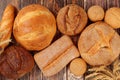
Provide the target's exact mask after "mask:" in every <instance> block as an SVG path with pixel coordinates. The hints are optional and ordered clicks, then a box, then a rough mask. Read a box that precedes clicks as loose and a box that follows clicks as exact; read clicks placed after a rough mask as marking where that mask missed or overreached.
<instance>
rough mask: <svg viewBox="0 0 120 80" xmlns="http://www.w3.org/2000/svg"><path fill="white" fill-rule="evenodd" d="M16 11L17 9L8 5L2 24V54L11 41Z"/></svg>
mask: <svg viewBox="0 0 120 80" xmlns="http://www.w3.org/2000/svg"><path fill="white" fill-rule="evenodd" d="M14 11H15V8H14V7H13V6H12V5H10V4H9V5H7V7H6V8H5V11H4V13H3V16H2V20H1V23H0V54H1V53H2V52H3V51H4V48H5V47H6V46H7V45H8V44H9V42H10V41H11V40H10V38H11V33H12V27H13V23H14V16H15V14H14Z"/></svg>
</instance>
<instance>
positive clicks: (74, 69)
mask: <svg viewBox="0 0 120 80" xmlns="http://www.w3.org/2000/svg"><path fill="white" fill-rule="evenodd" d="M86 69H87V64H86V62H85V61H84V60H83V59H82V58H75V59H74V60H72V61H71V63H70V72H71V73H72V74H74V75H75V76H82V75H83V74H84V73H85V72H86Z"/></svg>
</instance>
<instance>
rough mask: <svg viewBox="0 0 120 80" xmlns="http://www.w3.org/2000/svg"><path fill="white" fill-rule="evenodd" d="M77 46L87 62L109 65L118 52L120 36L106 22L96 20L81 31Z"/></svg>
mask: <svg viewBox="0 0 120 80" xmlns="http://www.w3.org/2000/svg"><path fill="white" fill-rule="evenodd" d="M78 48H79V51H80V54H81V57H82V58H83V59H84V60H85V61H86V62H87V63H88V64H90V65H92V66H100V65H105V66H106V65H110V64H111V63H112V62H113V61H114V60H115V59H116V58H117V57H118V56H119V54H120V36H119V35H118V34H117V32H115V30H114V29H113V28H111V27H110V26H109V25H108V24H106V23H104V22H96V23H93V24H91V25H89V26H88V27H87V28H86V29H85V30H84V31H83V32H82V34H81V36H80V38H79V41H78Z"/></svg>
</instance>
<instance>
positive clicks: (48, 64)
mask: <svg viewBox="0 0 120 80" xmlns="http://www.w3.org/2000/svg"><path fill="white" fill-rule="evenodd" d="M79 55H80V54H79V52H78V50H77V48H76V47H75V46H74V45H73V43H72V41H71V39H70V38H69V37H68V36H66V35H65V36H62V37H61V38H60V39H58V40H57V41H55V42H54V43H53V44H51V45H50V46H49V47H47V48H46V49H44V50H42V51H40V52H38V53H36V54H35V55H34V59H35V61H36V63H37V65H38V66H39V68H40V69H41V70H42V72H43V74H44V75H45V76H52V75H54V74H56V73H58V72H59V71H60V70H62V69H63V68H64V67H65V66H66V65H67V64H68V63H69V62H70V61H71V60H72V59H74V58H76V57H79Z"/></svg>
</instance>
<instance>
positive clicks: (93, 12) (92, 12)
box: [88, 5, 105, 22]
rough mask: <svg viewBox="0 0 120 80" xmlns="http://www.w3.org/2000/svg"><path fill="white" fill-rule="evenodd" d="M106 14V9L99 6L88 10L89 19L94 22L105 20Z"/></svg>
mask: <svg viewBox="0 0 120 80" xmlns="http://www.w3.org/2000/svg"><path fill="white" fill-rule="evenodd" d="M104 14H105V13H104V9H103V8H102V7H101V6H98V5H95V6H92V7H90V8H89V9H88V18H89V19H90V20H91V21H93V22H95V21H100V20H103V18H104Z"/></svg>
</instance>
